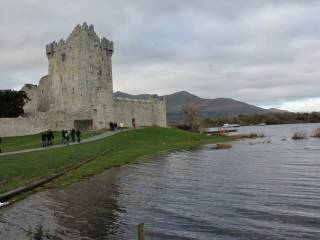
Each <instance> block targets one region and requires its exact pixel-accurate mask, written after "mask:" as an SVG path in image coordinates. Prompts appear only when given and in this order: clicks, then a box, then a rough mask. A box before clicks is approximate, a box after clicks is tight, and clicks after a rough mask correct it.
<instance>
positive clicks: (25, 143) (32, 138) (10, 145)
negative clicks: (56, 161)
mask: <svg viewBox="0 0 320 240" xmlns="http://www.w3.org/2000/svg"><path fill="white" fill-rule="evenodd" d="M102 132H103V130H99V131H84V132H83V133H82V139H85V138H89V137H93V136H95V135H97V134H100V133H102ZM54 136H55V139H54V145H56V144H60V143H61V133H60V132H54ZM39 147H42V140H41V134H40V133H39V134H34V135H27V136H19V137H3V138H2V143H1V145H0V148H1V150H2V152H13V151H19V150H24V149H33V148H39Z"/></svg>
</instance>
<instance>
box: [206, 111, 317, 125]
mask: <svg viewBox="0 0 320 240" xmlns="http://www.w3.org/2000/svg"><path fill="white" fill-rule="evenodd" d="M318 122H320V112H311V113H294V112H281V113H268V114H263V115H260V114H254V115H241V114H240V115H238V116H236V117H222V118H205V119H202V125H203V126H212V127H219V126H222V125H223V124H225V123H232V124H240V125H242V126H246V125H258V124H261V123H265V124H267V125H273V124H291V123H318Z"/></svg>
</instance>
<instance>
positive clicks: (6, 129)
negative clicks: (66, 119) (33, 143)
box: [0, 117, 47, 137]
mask: <svg viewBox="0 0 320 240" xmlns="http://www.w3.org/2000/svg"><path fill="white" fill-rule="evenodd" d="M46 128H47V127H46V126H45V122H43V121H40V120H39V119H36V118H22V117H20V118H0V137H11V136H23V135H31V134H35V133H39V132H42V131H44V130H46Z"/></svg>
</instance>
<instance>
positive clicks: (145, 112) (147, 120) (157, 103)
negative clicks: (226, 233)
mask: <svg viewBox="0 0 320 240" xmlns="http://www.w3.org/2000/svg"><path fill="white" fill-rule="evenodd" d="M113 110H114V120H115V121H117V122H118V123H123V124H124V126H125V127H130V126H131V124H132V122H131V121H132V118H135V120H136V124H137V126H152V125H155V126H161V127H166V126H167V122H166V107H165V100H164V99H162V98H161V99H151V100H139V99H130V98H113Z"/></svg>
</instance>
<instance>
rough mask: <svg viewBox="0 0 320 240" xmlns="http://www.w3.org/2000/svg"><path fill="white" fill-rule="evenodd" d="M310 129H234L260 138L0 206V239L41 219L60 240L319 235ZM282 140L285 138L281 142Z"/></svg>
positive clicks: (20, 235)
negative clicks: (299, 134)
mask: <svg viewBox="0 0 320 240" xmlns="http://www.w3.org/2000/svg"><path fill="white" fill-rule="evenodd" d="M316 127H320V124H308V125H285V126H284V125H283V126H264V127H242V128H240V131H241V132H260V133H264V134H265V135H266V138H263V139H257V140H246V141H240V142H236V143H233V147H232V149H229V150H218V151H216V150H212V149H210V147H209V146H205V147H202V148H200V149H194V150H190V151H178V152H173V153H170V154H169V155H166V156H163V157H157V158H154V159H149V160H146V161H143V162H140V163H139V164H134V165H128V166H124V167H121V168H115V169H111V170H108V171H106V172H104V173H103V174H101V175H99V176H96V177H93V178H91V179H90V180H88V181H82V182H78V183H75V184H73V185H71V186H69V187H66V188H65V189H61V190H50V191H45V192H41V193H38V194H35V195H32V196H30V197H28V198H27V199H25V200H23V201H20V202H18V203H16V204H14V205H11V206H9V207H6V208H2V209H0V239H10V240H11V239H19V240H20V239H28V238H27V237H26V235H25V230H27V229H29V227H30V226H35V225H36V224H39V223H42V224H43V225H44V226H45V228H46V229H49V230H50V232H51V233H55V234H56V235H57V236H59V237H60V238H61V239H136V225H137V224H138V223H140V222H144V223H145V234H146V239H208V240H209V239H210V240H212V239H290V240H291V239H320V139H313V138H309V139H306V140H301V141H293V140H291V139H290V137H291V136H292V134H293V132H295V131H297V130H305V129H307V130H308V131H309V133H310V132H312V130H314V129H315V128H316ZM284 138H287V139H286V140H285V141H284V140H283V139H284Z"/></svg>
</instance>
